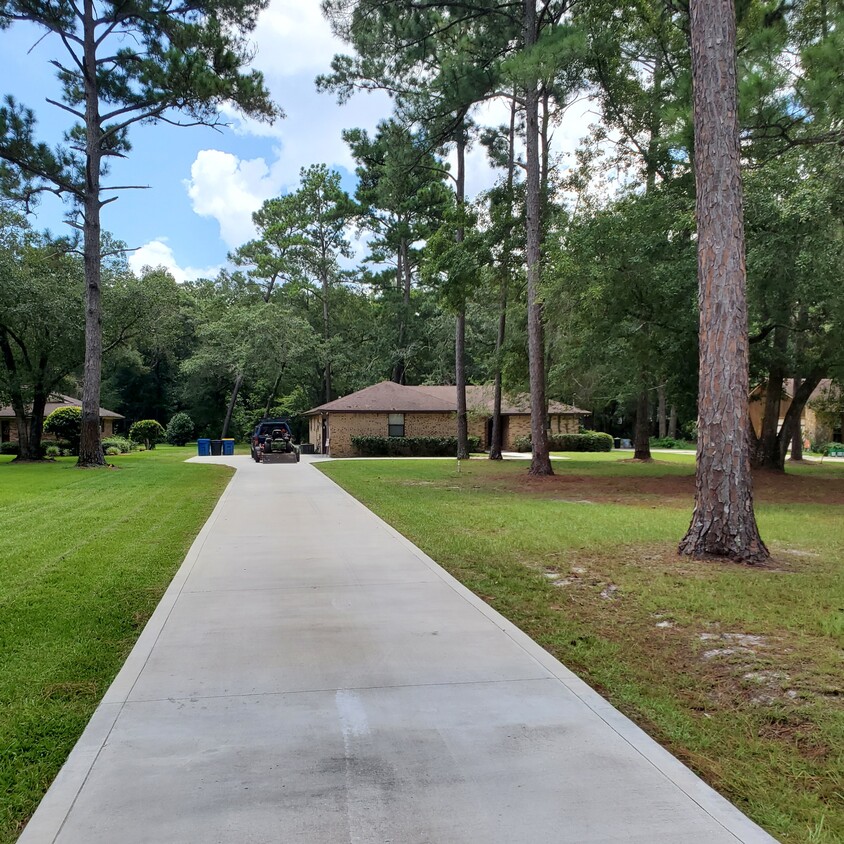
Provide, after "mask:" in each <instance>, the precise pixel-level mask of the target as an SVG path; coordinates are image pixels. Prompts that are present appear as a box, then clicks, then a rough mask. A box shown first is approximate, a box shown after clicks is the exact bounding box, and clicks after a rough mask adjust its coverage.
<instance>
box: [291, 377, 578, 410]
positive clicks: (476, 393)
mask: <svg viewBox="0 0 844 844" xmlns="http://www.w3.org/2000/svg"><path fill="white" fill-rule="evenodd" d="M466 404H467V406H468V408H469V410H470V411H475V412H486V413H489V414H492V405H493V387H492V385H491V384H487V385H484V386H476V385H469V386H467V387H466ZM456 411H457V387H455V386H453V385H450V386H439V385H431V386H428V385H424V386H419V387H408V386H406V385H404V384H396V383H395V382H394V381H381V382H380V383H379V384H373V385H372V386H371V387H366V388H364V389H363V390H358V391H357V392H356V393H350V394H349V395H348V396H344V397H343V398H341V399H335V400H334V401H330V402H328V403H326V404H322V405H320V406H319V407H315V408H313V409H311V410H309V411H308V412H307V413H306V414H305V416H310V415H313V414H315V413H455V412H456ZM501 412H502V413H503V414H505V415H516V414H530V397H529V396H526V395H516V396H507V397H504V398H502V402H501ZM548 412H549V413H553V414H559V415H563V416H588V415H589V411H588V410H581V409H580V408H577V407H572V405H570V404H562V403H561V402H549V404H548Z"/></svg>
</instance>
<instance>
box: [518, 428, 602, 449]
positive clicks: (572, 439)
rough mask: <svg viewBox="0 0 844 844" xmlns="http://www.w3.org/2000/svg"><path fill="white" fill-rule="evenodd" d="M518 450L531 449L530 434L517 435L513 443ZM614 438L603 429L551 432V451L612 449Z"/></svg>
mask: <svg viewBox="0 0 844 844" xmlns="http://www.w3.org/2000/svg"><path fill="white" fill-rule="evenodd" d="M513 444H514V446H515V448H516V451H522V452H525V451H530V450H531V439H530V435H528V436H526V437H516V439H515V442H514V443H513ZM612 447H613V438H612V436H610V434H605V433H603V432H601V431H581V432H580V433H579V434H550V435H549V436H548V448H549V450H550V451H612Z"/></svg>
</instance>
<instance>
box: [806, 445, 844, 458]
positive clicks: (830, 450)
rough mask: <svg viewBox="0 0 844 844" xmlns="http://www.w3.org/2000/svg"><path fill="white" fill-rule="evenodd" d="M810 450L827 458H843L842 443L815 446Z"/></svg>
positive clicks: (843, 446) (843, 447)
mask: <svg viewBox="0 0 844 844" xmlns="http://www.w3.org/2000/svg"><path fill="white" fill-rule="evenodd" d="M812 450H813V451H816V452H817V453H818V454H822V455H823V456H824V457H829V456H830V455H834V456H835V457H844V443H823V444H822V445H817V446H815V447H814V448H813V449H812Z"/></svg>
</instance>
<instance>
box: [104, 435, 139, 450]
mask: <svg viewBox="0 0 844 844" xmlns="http://www.w3.org/2000/svg"><path fill="white" fill-rule="evenodd" d="M110 448H116V449H117V451H118V452H119V453H120V454H128V453H129V452H130V451H133V450H134V449H135V448H136V445H135V443H133V442H132V440H130V439H128V438H127V437H119V436H117V434H112V435H111V436H110V437H109V438H108V439H107V440H103V453H105V454H107V453H108V449H110Z"/></svg>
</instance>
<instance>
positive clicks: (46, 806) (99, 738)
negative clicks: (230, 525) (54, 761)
mask: <svg viewBox="0 0 844 844" xmlns="http://www.w3.org/2000/svg"><path fill="white" fill-rule="evenodd" d="M185 462H187V461H185ZM234 475H235V473H234V472H232V473H231V474H230V475H229V478H228V480H227V482H226V486H225V488H224V489H223V491H222V493H221V494H220V497H219V498H218V499H217V503H216V504H215V505H214V509H213V510H212V511H211V514H210V515H209V516H208V518H207V519H206V520H205V523H204V524H203V525H202V527H201V528H200V529H199V533H197V535H196V536H195V537H194V540H193V542H192V543H191V546H190V548H189V549H188V551H187V554H185V558H184V559H183V560H182V562H181V563H180V564H179V568H178V569H177V570H176V573H175V574H174V575H173V579H172V580H171V581H170V584H169V585H168V587H167V589H166V590H165V592H164V594H163V595H162V596H161V600H160V601H159V602H158V605H157V606H156V608H155V610H154V611H153V613H152V615H151V616H150V618H149V621H148V622H147V623H146V625H145V626H144V629H143V630H142V631H141V634H140V636H138V639H137V641H136V642H135V644H134V646H133V647H132V650H131V651H130V652H129V655H128V656H127V657H126V661H125V662H124V663H123V666H122V667H121V669H120V671H118V673H117V676H116V677H115V678H114V680H113V681H112V683H111V685H110V686H109V687H108V689H107V690H106V693H105V695H103V698H102V700H100V702H99V703H98V704H97V708H96V709H95V710H94V713H93V715H92V716H91V719H90V721H89V722H88V724H87V726H86V727H85V729H84V730H83V732H82V735H81V736H80V737H79V739H78V740H77V742H76V744H75V745H74V746H73V749H72V750H71V751H70V753H69V754H68V757H67V759H66V760H65V762H64V764H63V765H62V767H61V768H60V769H59V772H58V774H56V778H55V779H54V780H53V782H52V783H51V785H50V787H49V788H48V789H47V792H46V793H45V794H44V797H43V798H42V799H41V802H40V803H39V804H38V806H37V807H36V810H35V812H34V813H33V815H32V817H31V818H30V820H29V822H28V823H27V825H26V826H25V827H24V829H23V832H22V833H21V835H20V836H19V837H18V840H17V844H47V842H50V844H52V842H54V841H55V840H56V838H57V837H58V835H59V833H60V832H61V829H62V827H63V826H64V822H65V820H66V819H67V816H68V814H69V813H70V810H71V809H72V808H73V804H74V803H75V802H76V798H77V796H78V795H79V792H80V791H81V790H82V787H83V786H84V785H85V781H86V780H87V779H88V774H89V773H90V771H91V768H92V767H93V765H94V762H96V760H97V757H98V756H99V754H100V751H101V750H102V749H103V747H104V745H105V743H106V742H107V741H108V737H109V736H110V735H111V731H112V729H113V727H114V725H115V723H116V722H117V719H118V718H119V717H120V713H121V712H122V711H123V707H124V706H125V704H126V702H127V699H128V697H129V694H130V692H131V690H132V688H133V687H134V685H135V683H136V682H137V680H138V677H139V676H140V674H141V672H142V671H143V669H144V666H145V665H146V663H147V660H148V659H149V656H150V653H151V652H152V649H153V647H154V646H155V643H156V642H157V641H158V637H159V636H160V635H161V631H162V630H163V629H164V625H165V624H166V623H167V619H168V618H169V617H170V613H171V611H172V609H173V606H174V604H175V603H176V600H177V599H178V597H179V595H180V594H181V591H182V589H183V588H184V585H185V583H186V581H187V579H188V577H189V576H190V573H191V571H192V570H193V567H194V565H195V564H196V560H197V558H198V557H199V552H200V551H201V549H202V546H203V545H204V544H205V541H206V539H207V538H208V534H209V532H210V530H211V526H212V525H213V523H214V522H215V521H216V520H217V518H218V517H219V511H220V510H221V509H222V505H223V504H224V503H225V501H226V499H227V498H228V496H229V494H230V492H231V488H232V484H231V481H232V479H233V478H234Z"/></svg>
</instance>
